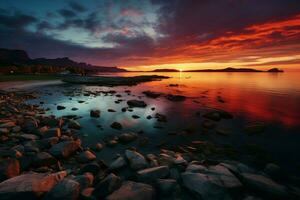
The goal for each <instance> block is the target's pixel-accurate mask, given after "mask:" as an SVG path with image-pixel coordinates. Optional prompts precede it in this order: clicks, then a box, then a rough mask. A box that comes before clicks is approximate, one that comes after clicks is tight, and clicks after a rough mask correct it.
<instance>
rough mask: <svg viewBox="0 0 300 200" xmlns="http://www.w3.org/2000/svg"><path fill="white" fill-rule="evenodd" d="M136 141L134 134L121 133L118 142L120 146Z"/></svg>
mask: <svg viewBox="0 0 300 200" xmlns="http://www.w3.org/2000/svg"><path fill="white" fill-rule="evenodd" d="M135 139H137V134H135V133H122V134H121V135H120V136H119V137H118V140H119V142H120V143H121V144H127V143H130V142H132V141H134V140H135Z"/></svg>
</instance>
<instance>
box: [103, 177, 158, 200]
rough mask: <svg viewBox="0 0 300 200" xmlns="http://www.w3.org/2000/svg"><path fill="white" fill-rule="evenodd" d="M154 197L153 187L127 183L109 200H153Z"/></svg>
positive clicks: (109, 197)
mask: <svg viewBox="0 0 300 200" xmlns="http://www.w3.org/2000/svg"><path fill="white" fill-rule="evenodd" d="M154 197H155V190H154V188H153V187H152V186H151V185H148V184H144V183H137V182H133V181H126V182H124V183H123V185H122V186H121V187H120V188H119V189H118V190H116V191H115V192H113V193H112V194H111V195H109V196H108V197H107V200H133V199H134V200H152V199H154Z"/></svg>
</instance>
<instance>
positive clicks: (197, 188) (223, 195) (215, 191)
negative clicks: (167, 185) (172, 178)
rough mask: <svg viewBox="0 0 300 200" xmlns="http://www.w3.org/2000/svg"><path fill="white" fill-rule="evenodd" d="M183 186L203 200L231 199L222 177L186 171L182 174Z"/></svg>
mask: <svg viewBox="0 0 300 200" xmlns="http://www.w3.org/2000/svg"><path fill="white" fill-rule="evenodd" d="M181 177H182V181H183V186H184V187H186V188H187V189H188V190H189V191H191V192H192V193H194V194H195V195H196V197H198V196H199V197H201V199H203V200H210V199H216V200H217V199H220V200H224V199H231V198H230V196H229V194H228V193H227V192H226V190H225V188H224V187H223V185H222V182H221V181H220V179H218V178H217V177H216V176H208V175H206V174H201V173H190V172H185V173H183V174H181Z"/></svg>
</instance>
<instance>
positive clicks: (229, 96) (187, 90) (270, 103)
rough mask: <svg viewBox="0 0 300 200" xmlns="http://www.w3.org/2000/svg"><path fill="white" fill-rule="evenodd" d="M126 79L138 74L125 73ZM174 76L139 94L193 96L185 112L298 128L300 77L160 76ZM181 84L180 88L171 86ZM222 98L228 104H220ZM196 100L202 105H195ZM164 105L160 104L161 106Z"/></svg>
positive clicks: (274, 75)
mask: <svg viewBox="0 0 300 200" xmlns="http://www.w3.org/2000/svg"><path fill="white" fill-rule="evenodd" d="M122 75H127V76H133V75H137V74H136V73H127V74H122ZM161 75H167V76H172V78H170V79H166V80H163V81H154V82H149V83H145V84H143V85H142V87H139V86H138V87H137V88H136V90H137V91H140V92H142V91H144V90H152V91H157V92H163V93H178V94H182V95H186V96H188V97H191V99H190V100H188V101H186V102H184V103H183V104H181V106H184V109H185V110H186V111H187V110H194V109H199V108H201V107H203V105H205V106H208V107H217V108H221V109H225V110H228V111H230V112H234V113H237V114H239V115H242V116H243V117H246V118H247V119H249V120H251V121H268V122H280V123H283V124H285V125H287V126H294V125H299V120H298V119H299V117H300V116H299V113H300V110H299V106H298V102H299V100H300V82H299V81H298V78H299V76H298V75H299V74H297V73H296V74H293V73H283V74H267V73H244V74H243V73H187V72H181V73H180V72H178V73H161ZM169 84H179V86H178V87H168V85H169ZM218 96H221V97H222V98H223V99H224V100H225V103H220V102H219V101H218ZM193 100H197V101H199V102H200V104H197V103H195V102H194V101H193ZM160 103H162V102H158V104H160Z"/></svg>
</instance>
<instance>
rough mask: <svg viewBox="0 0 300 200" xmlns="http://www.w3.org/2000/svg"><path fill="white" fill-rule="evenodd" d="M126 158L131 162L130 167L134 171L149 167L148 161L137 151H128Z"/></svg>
mask: <svg viewBox="0 0 300 200" xmlns="http://www.w3.org/2000/svg"><path fill="white" fill-rule="evenodd" d="M125 156H126V158H127V159H128V161H129V165H130V167H131V168H132V169H133V170H139V169H143V168H146V167H147V165H148V164H147V161H146V160H145V158H144V156H143V155H142V154H140V153H138V152H136V151H132V150H126V151H125Z"/></svg>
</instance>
